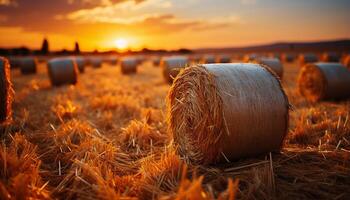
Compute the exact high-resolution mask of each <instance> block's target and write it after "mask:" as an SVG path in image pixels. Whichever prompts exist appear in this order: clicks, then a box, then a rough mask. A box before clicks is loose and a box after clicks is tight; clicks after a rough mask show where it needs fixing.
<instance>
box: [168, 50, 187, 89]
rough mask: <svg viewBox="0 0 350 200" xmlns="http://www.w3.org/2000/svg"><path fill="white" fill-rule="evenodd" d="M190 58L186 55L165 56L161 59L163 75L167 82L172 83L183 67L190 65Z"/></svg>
mask: <svg viewBox="0 0 350 200" xmlns="http://www.w3.org/2000/svg"><path fill="white" fill-rule="evenodd" d="M188 63H189V59H188V57H186V56H169V57H164V58H163V59H162V61H161V66H162V71H163V77H164V79H165V81H166V82H167V83H172V82H173V80H174V79H175V77H176V76H177V75H178V74H179V72H180V70H181V68H184V67H186V65H188Z"/></svg>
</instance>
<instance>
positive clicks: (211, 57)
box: [202, 55, 215, 64]
mask: <svg viewBox="0 0 350 200" xmlns="http://www.w3.org/2000/svg"><path fill="white" fill-rule="evenodd" d="M202 63H203V64H211V63H215V56H214V55H205V56H204V57H203V59H202Z"/></svg>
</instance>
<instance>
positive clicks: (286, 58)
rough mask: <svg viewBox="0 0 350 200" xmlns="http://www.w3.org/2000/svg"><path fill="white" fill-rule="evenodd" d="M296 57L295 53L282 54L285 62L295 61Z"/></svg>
mask: <svg viewBox="0 0 350 200" xmlns="http://www.w3.org/2000/svg"><path fill="white" fill-rule="evenodd" d="M294 59H295V55H293V54H290V53H284V54H283V55H282V60H283V61H284V62H287V63H290V62H293V61H294Z"/></svg>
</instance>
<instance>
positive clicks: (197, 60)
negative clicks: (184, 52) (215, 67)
mask: <svg viewBox="0 0 350 200" xmlns="http://www.w3.org/2000/svg"><path fill="white" fill-rule="evenodd" d="M189 60H190V61H191V62H194V63H200V62H201V56H200V55H191V56H190V57H189Z"/></svg>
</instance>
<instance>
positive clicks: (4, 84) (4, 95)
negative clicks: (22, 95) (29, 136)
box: [0, 57, 13, 129]
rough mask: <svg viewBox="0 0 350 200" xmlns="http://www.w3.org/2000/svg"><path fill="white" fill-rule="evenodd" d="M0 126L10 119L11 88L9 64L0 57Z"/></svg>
mask: <svg viewBox="0 0 350 200" xmlns="http://www.w3.org/2000/svg"><path fill="white" fill-rule="evenodd" d="M0 97H1V98H0V126H1V125H4V124H6V123H8V122H9V121H11V118H12V100H13V90H12V83H11V80H10V64H9V61H8V60H7V59H6V58H3V57H0ZM0 129H1V127H0Z"/></svg>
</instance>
